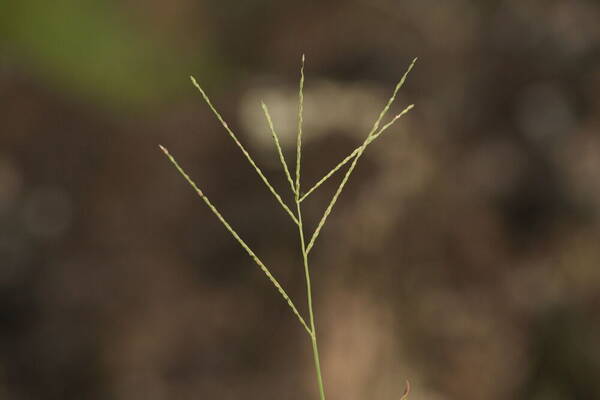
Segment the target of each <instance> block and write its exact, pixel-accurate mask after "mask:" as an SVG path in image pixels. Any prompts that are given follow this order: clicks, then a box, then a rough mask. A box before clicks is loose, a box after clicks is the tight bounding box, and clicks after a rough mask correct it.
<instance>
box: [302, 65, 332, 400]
mask: <svg viewBox="0 0 600 400" xmlns="http://www.w3.org/2000/svg"><path fill="white" fill-rule="evenodd" d="M303 91H304V54H303V55H302V66H301V67H300V87H299V90H298V138H297V142H296V144H297V147H296V193H295V194H296V196H295V201H296V217H297V218H298V234H299V236H300V249H301V250H302V261H303V264H304V275H305V278H306V301H307V303H308V316H309V323H310V330H311V332H312V334H311V337H310V340H311V343H312V350H313V359H314V362H315V374H316V375H317V386H318V388H319V398H320V399H321V400H325V389H324V386H323V376H322V374H321V362H320V360H319V346H318V345H317V327H316V323H315V312H314V309H313V300H312V285H311V281H310V268H309V267H308V251H307V248H306V241H305V239H304V227H303V225H302V207H301V206H300V166H301V158H302V157H301V154H302V122H303V120H302V118H303V115H302V114H303V111H304V109H303V103H304V94H303Z"/></svg>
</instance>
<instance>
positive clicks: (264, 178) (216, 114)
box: [190, 76, 298, 224]
mask: <svg viewBox="0 0 600 400" xmlns="http://www.w3.org/2000/svg"><path fill="white" fill-rule="evenodd" d="M190 79H191V80H192V83H193V84H194V86H195V87H196V89H198V90H199V91H200V93H201V94H202V97H203V98H204V101H205V102H206V104H208V107H209V108H210V109H211V110H212V112H213V114H215V116H216V117H217V119H218V120H219V122H220V123H221V125H223V128H225V130H226V131H227V133H229V136H231V138H232V139H233V141H234V142H235V144H236V145H237V146H238V147H239V148H240V150H241V151H242V153H243V154H244V156H246V159H247V160H248V162H249V163H250V165H252V167H253V168H254V170H255V171H256V173H257V174H258V175H259V176H260V178H261V179H262V181H263V182H264V184H265V185H266V186H267V188H268V189H269V191H271V193H272V194H273V196H275V199H276V200H277V202H279V204H280V205H281V207H283V209H284V210H285V211H286V212H287V213H288V214H289V215H290V217H291V218H292V220H293V221H294V222H295V223H296V224H298V219H297V218H296V216H295V215H294V213H293V212H292V210H290V208H289V207H288V206H287V205H286V204H285V203H284V202H283V200H282V199H281V196H280V195H279V193H277V191H276V190H275V188H274V187H273V186H272V185H271V183H269V180H268V179H267V177H266V176H265V175H264V174H263V172H262V171H261V169H260V168H259V167H258V165H256V163H255V162H254V160H253V159H252V157H251V156H250V154H249V153H248V151H247V150H246V148H245V147H244V146H243V145H242V143H241V142H240V141H239V140H238V138H237V136H236V135H235V133H233V131H232V130H231V128H229V125H227V122H225V120H224V119H223V117H222V116H221V114H219V112H218V111H217V109H216V108H215V106H213V104H212V102H211V101H210V99H209V98H208V96H207V94H206V93H205V92H204V90H203V89H202V87H200V85H199V84H198V82H196V79H195V78H194V77H193V76H190Z"/></svg>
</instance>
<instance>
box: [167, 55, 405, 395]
mask: <svg viewBox="0 0 600 400" xmlns="http://www.w3.org/2000/svg"><path fill="white" fill-rule="evenodd" d="M304 61H305V57H304V55H302V63H301V67H300V83H299V89H298V131H297V138H296V171H295V181H294V179H292V175H291V173H290V170H289V168H288V165H287V162H286V160H285V157H284V155H283V151H282V149H281V145H280V143H279V137H278V135H277V133H276V131H275V128H274V126H273V121H272V120H271V115H270V114H269V110H268V108H267V106H266V105H265V104H264V103H262V104H261V105H262V109H263V112H264V114H265V117H266V119H267V122H268V125H269V129H270V131H271V136H272V137H273V141H274V143H275V149H276V151H277V154H278V156H279V160H280V163H281V166H282V169H283V171H284V173H285V175H286V178H287V181H288V183H289V185H290V190H291V192H292V194H293V195H294V202H295V204H296V213H294V212H293V211H292V210H291V209H290V208H289V207H288V206H287V205H286V204H285V203H284V202H283V200H282V199H281V196H280V195H279V193H278V192H277V190H275V188H274V187H273V186H272V185H271V183H270V182H269V180H268V179H267V178H266V176H265V175H264V174H263V173H262V171H261V169H260V168H259V167H258V166H257V165H256V163H255V162H254V160H253V159H252V157H251V156H250V154H249V153H248V151H247V150H246V149H245V147H244V146H243V145H242V143H241V142H240V141H239V140H238V138H237V136H236V135H235V134H234V133H233V131H232V130H231V129H230V128H229V126H228V125H227V123H226V122H225V120H224V119H223V117H222V116H221V114H219V112H218V111H217V110H216V108H215V107H214V106H213V104H212V102H211V101H210V99H209V98H208V96H207V95H206V93H205V92H204V90H203V89H202V88H201V87H200V85H198V83H197V82H196V80H195V79H194V77H191V79H192V83H193V84H194V86H195V87H196V88H197V89H198V90H199V91H200V93H201V94H202V97H203V98H204V100H205V102H206V104H207V105H208V107H209V108H210V109H211V111H212V112H213V114H214V115H215V116H216V117H217V119H218V120H219V122H220V123H221V125H222V126H223V127H224V128H225V130H226V131H227V133H228V134H229V136H230V137H231V138H232V139H233V141H234V142H235V144H236V145H237V146H238V147H239V149H240V150H241V151H242V153H243V154H244V156H245V157H246V159H247V160H248V162H249V163H250V165H251V166H252V167H253V168H254V169H255V170H256V172H257V173H258V175H259V176H260V178H261V180H262V181H263V183H264V184H265V185H266V186H267V188H268V189H269V191H270V192H271V193H272V194H273V196H274V197H275V198H276V200H277V201H278V203H279V204H280V205H281V207H282V208H283V209H284V210H285V211H286V212H287V213H288V214H289V216H290V217H291V218H292V220H293V221H294V223H295V224H296V225H297V227H298V236H299V241H300V250H301V255H302V262H303V266H304V276H305V280H306V300H307V308H308V323H307V322H306V320H305V319H304V318H303V317H302V315H301V314H300V312H299V311H298V309H297V307H296V306H295V304H294V302H293V301H292V299H291V298H290V297H289V296H288V294H287V292H286V291H285V290H284V288H283V287H282V285H281V284H280V283H279V281H277V279H275V277H274V276H273V274H272V273H271V271H270V270H269V268H267V266H266V265H265V264H264V263H263V262H262V260H261V259H260V258H258V256H257V255H256V254H255V253H254V251H253V250H252V249H251V248H250V247H249V246H248V244H246V242H245V241H244V240H243V239H242V238H241V237H240V236H239V235H238V233H237V232H236V231H235V229H234V228H233V227H232V226H231V225H230V224H229V222H227V220H226V219H225V218H224V217H223V215H222V214H221V212H219V210H218V209H217V208H216V207H215V206H214V205H213V204H212V203H211V201H210V200H209V199H208V197H207V196H206V195H205V194H204V193H203V192H202V190H200V188H199V187H198V186H197V185H196V183H195V182H194V181H193V180H192V178H190V176H189V175H188V174H187V173H186V172H185V170H184V169H183V168H182V167H181V166H180V165H179V164H178V162H177V161H176V160H175V158H174V157H173V156H172V155H171V154H170V153H169V151H168V150H167V149H166V148H165V147H163V146H159V147H160V149H161V150H162V151H163V153H164V154H165V155H166V156H167V158H168V159H169V161H170V162H171V163H172V164H173V166H174V167H175V168H176V169H177V171H179V173H180V174H181V175H182V176H183V178H184V179H185V180H186V181H187V182H188V184H189V185H190V186H191V187H192V188H193V189H194V191H195V192H196V194H197V195H198V196H199V197H200V198H201V199H202V200H203V201H204V203H206V205H207V206H208V208H209V209H210V210H211V211H212V213H213V214H214V215H215V216H216V217H217V219H218V220H219V221H220V222H221V224H223V226H225V228H226V229H227V231H229V233H230V234H231V235H232V236H233V237H234V239H235V240H236V241H237V242H238V243H239V244H240V246H241V247H242V248H243V249H244V250H245V251H246V253H248V255H249V256H250V257H251V258H252V260H253V261H254V262H255V263H256V264H257V265H258V267H259V268H260V269H261V271H262V272H263V273H264V274H265V275H266V277H267V278H268V279H269V281H271V283H272V284H273V286H275V288H276V289H277V291H278V292H279V293H280V295H281V296H282V297H283V299H284V301H285V302H286V303H287V304H288V306H289V307H290V309H291V311H292V313H293V314H294V315H295V316H296V318H297V319H298V321H299V322H300V324H301V325H302V326H303V327H304V330H305V331H306V333H307V334H308V335H309V337H310V341H311V347H312V352H313V360H314V367H315V375H316V381H317V387H318V391H319V398H320V400H325V389H324V383H323V375H322V373H321V364H320V359H319V346H318V340H317V327H316V322H315V311H314V306H313V289H312V283H311V275H310V266H309V258H308V256H309V253H310V251H311V249H312V248H313V246H314V244H315V242H316V240H317V238H318V236H319V233H320V232H321V229H322V228H323V226H324V225H325V223H326V221H327V218H328V216H329V215H330V214H331V212H332V210H333V207H334V206H335V204H336V202H337V200H338V197H339V196H340V194H341V192H342V191H343V189H344V187H345V186H346V184H347V182H348V179H349V178H350V175H351V174H352V172H353V171H354V169H355V168H356V165H357V163H358V160H359V159H360V157H361V156H362V154H363V153H364V151H365V149H366V148H367V146H368V145H369V144H371V143H372V142H373V141H374V140H375V139H377V138H378V137H379V136H381V135H382V134H383V133H384V132H385V131H386V130H387V129H388V128H389V127H391V126H392V125H393V124H394V123H395V122H396V121H397V120H398V119H399V118H400V117H402V116H403V115H405V114H406V113H407V112H409V111H410V110H411V109H412V108H413V105H410V106H408V107H406V108H405V109H404V110H403V111H402V112H401V113H400V114H397V115H396V116H395V117H394V118H392V119H391V121H389V122H388V123H386V124H385V125H383V126H382V127H381V128H380V125H381V122H382V121H383V118H384V117H385V115H386V114H387V112H388V110H389V108H390V106H391V105H392V103H393V102H394V100H395V98H396V95H397V93H398V91H399V90H400V88H401V87H402V86H403V85H404V82H405V80H406V77H407V76H408V73H409V72H410V71H411V70H412V68H413V66H414V64H415V61H416V59H414V60H413V62H412V63H411V64H410V66H409V67H408V69H407V71H406V72H405V73H404V75H403V76H402V79H401V80H400V81H399V82H398V84H397V85H396V87H395V88H394V92H393V94H392V96H391V97H390V98H389V100H388V102H387V103H386V105H385V107H384V108H383V110H382V111H381V112H380V114H379V117H378V118H377V120H376V121H375V122H374V124H373V127H372V128H371V131H370V132H369V134H368V135H367V137H366V138H365V140H364V142H363V143H362V144H361V145H360V146H359V147H357V148H356V149H355V150H354V151H353V152H352V153H350V155H348V156H347V157H346V158H344V159H343V160H342V161H341V162H339V163H338V164H337V165H336V166H335V167H334V168H332V169H331V170H330V171H329V172H328V173H327V174H325V176H323V177H322V178H321V179H320V180H319V181H318V182H317V183H316V184H315V185H313V186H312V187H311V188H310V189H309V190H308V192H306V193H305V194H304V195H301V191H300V185H301V179H300V178H301V163H302V124H303V112H304V93H303V91H304ZM350 162H351V164H350V167H349V168H348V170H347V171H346V173H345V175H344V178H343V179H342V182H341V183H340V184H339V186H338V188H337V190H336V192H335V194H334V195H333V197H332V198H331V200H330V202H329V204H328V206H327V208H326V209H325V211H324V213H323V216H322V217H321V219H320V221H319V223H318V225H317V227H316V229H315V230H314V232H313V234H312V236H311V238H310V241H309V242H308V244H307V243H306V238H307V237H306V236H305V232H304V224H303V219H302V206H301V203H302V201H303V200H305V199H306V198H307V197H308V196H309V195H310V194H311V193H313V192H314V191H315V190H316V189H318V188H319V187H320V186H321V185H322V184H323V183H324V182H325V181H327V180H328V179H329V178H330V177H331V176H332V175H333V174H335V173H336V172H337V171H338V170H339V169H340V168H342V167H343V166H345V165H346V164H348V163H350ZM409 390H410V386H409V385H408V382H407V386H406V390H405V392H404V394H403V396H402V398H401V400H406V398H407V396H408V393H409Z"/></svg>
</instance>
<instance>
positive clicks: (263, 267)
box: [159, 145, 313, 337]
mask: <svg viewBox="0 0 600 400" xmlns="http://www.w3.org/2000/svg"><path fill="white" fill-rule="evenodd" d="M159 147H160V149H161V150H162V151H163V153H165V155H166V156H167V158H168V159H169V161H171V163H172V164H173V165H174V166H175V168H177V171H179V173H180V174H181V175H182V176H183V177H184V178H185V180H186V181H187V182H188V183H189V184H190V186H191V187H192V188H193V189H194V190H195V191H196V193H197V194H198V196H200V198H201V199H202V200H204V202H205V203H206V205H207V206H208V208H210V210H211V211H212V212H213V214H215V215H216V216H217V218H218V219H219V221H221V223H222V224H223V225H224V226H225V228H226V229H227V230H228V231H229V233H231V235H232V236H233V237H234V238H235V240H237V242H238V243H239V244H240V245H241V246H242V248H243V249H244V250H246V253H248V255H249V256H250V257H251V258H252V259H253V260H254V262H255V263H256V264H257V265H258V266H259V268H260V269H261V270H262V272H263V273H264V274H265V275H266V276H267V278H268V279H269V280H270V281H271V283H273V286H275V288H276V289H277V290H278V291H279V293H280V294H281V296H282V297H283V299H284V300H285V301H286V302H287V304H288V305H289V306H290V308H291V309H292V312H293V313H294V314H295V315H296V317H297V318H298V320H299V321H300V323H301V324H302V326H304V329H306V332H308V334H309V335H310V336H311V337H312V336H313V333H312V331H311V330H310V328H309V327H308V325H307V324H306V322H305V321H304V318H302V316H301V315H300V312H298V309H297V308H296V306H295V305H294V303H293V302H292V299H290V296H288V294H287V293H286V291H285V290H284V289H283V287H282V286H281V284H280V283H279V282H278V281H277V279H275V277H274V276H273V274H271V271H269V269H268V268H267V266H266V265H265V264H264V263H263V262H262V261H261V260H260V259H259V258H258V256H257V255H256V254H255V253H254V251H252V249H251V248H250V247H249V246H248V245H247V244H246V242H244V240H242V238H241V237H240V236H239V235H238V234H237V232H236V231H235V230H234V229H233V228H232V227H231V225H229V223H228V222H227V221H226V220H225V218H224V217H223V215H221V213H220V212H219V210H217V208H216V207H215V206H214V205H213V204H212V203H211V201H210V200H209V199H208V197H206V195H205V194H204V193H203V192H202V190H200V188H199V187H198V186H197V185H196V183H195V182H194V181H193V180H192V178H190V176H189V175H188V174H187V173H186V172H185V170H184V169H183V168H182V167H181V166H180V165H179V163H178V162H177V161H176V160H175V158H174V157H173V156H172V155H171V153H169V150H167V149H166V148H165V147H163V146H161V145H159Z"/></svg>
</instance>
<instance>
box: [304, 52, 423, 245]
mask: <svg viewBox="0 0 600 400" xmlns="http://www.w3.org/2000/svg"><path fill="white" fill-rule="evenodd" d="M416 62H417V59H416V58H415V59H414V60H413V61H412V63H411V64H410V65H409V67H408V69H407V70H406V72H405V73H404V75H403V76H402V78H401V79H400V81H399V82H398V84H397V85H396V87H395V88H394V92H393V93H392V96H391V97H390V98H389V100H388V102H387V104H386V105H385V107H384V108H383V110H382V111H381V113H380V114H379V117H378V118H377V120H376V121H375V123H374V124H373V128H372V129H371V132H369V134H368V135H367V138H366V139H365V141H364V143H363V144H362V146H361V147H360V149H359V150H358V154H356V156H355V157H354V160H353V161H352V164H351V165H350V168H348V171H346V175H344V179H343V180H342V182H341V183H340V185H339V186H338V188H337V190H336V192H335V194H334V195H333V197H332V198H331V201H330V202H329V205H328V206H327V208H326V209H325V212H324V213H323V216H322V217H321V220H320V221H319V224H318V225H317V228H316V229H315V231H314V233H313V235H312V237H311V238H310V241H309V243H308V246H307V252H310V251H311V249H312V248H313V246H314V245H315V241H316V240H317V238H318V237H319V233H320V232H321V229H322V228H323V225H325V222H326V221H327V217H329V215H330V214H331V211H332V210H333V207H334V206H335V203H336V202H337V199H338V197H339V196H340V194H341V193H342V191H343V190H344V187H345V186H346V183H347V182H348V179H349V178H350V175H352V172H353V171H354V168H356V164H357V163H358V160H359V159H360V157H361V156H362V154H363V152H364V151H365V148H366V147H367V145H368V144H369V143H370V141H371V137H372V136H373V135H374V134H375V132H376V131H377V129H378V128H379V124H380V123H381V120H382V119H383V117H385V115H386V114H387V112H388V110H389V109H390V106H391V105H392V103H393V102H394V100H395V99H396V95H397V94H398V91H399V90H400V88H401V87H402V86H403V85H404V82H405V81H406V77H407V76H408V74H409V73H410V71H411V70H412V69H413V67H414V65H415V63H416Z"/></svg>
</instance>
